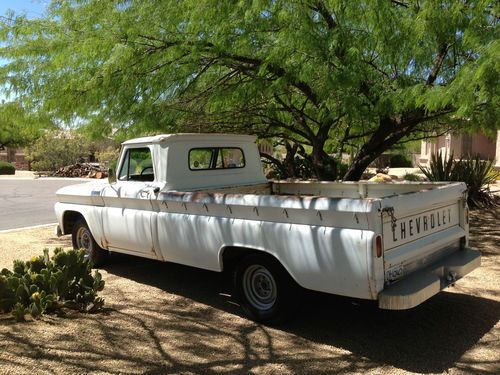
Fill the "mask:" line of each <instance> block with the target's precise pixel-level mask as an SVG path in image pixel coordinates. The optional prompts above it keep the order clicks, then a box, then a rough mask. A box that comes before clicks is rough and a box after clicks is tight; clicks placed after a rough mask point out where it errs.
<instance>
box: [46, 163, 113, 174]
mask: <svg viewBox="0 0 500 375" xmlns="http://www.w3.org/2000/svg"><path fill="white" fill-rule="evenodd" d="M54 176H57V177H88V178H105V177H108V172H107V171H106V170H104V169H103V168H102V167H100V166H99V165H98V164H93V163H76V164H73V165H67V166H65V167H62V168H59V169H58V170H57V171H56V172H55V173H54Z"/></svg>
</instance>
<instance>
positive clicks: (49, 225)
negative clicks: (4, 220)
mask: <svg viewBox="0 0 500 375" xmlns="http://www.w3.org/2000/svg"><path fill="white" fill-rule="evenodd" d="M54 225H57V223H50V224H40V225H32V226H30V227H21V228H13V229H4V230H0V234H4V233H12V232H20V231H23V230H28V229H36V228H44V227H52V226H54Z"/></svg>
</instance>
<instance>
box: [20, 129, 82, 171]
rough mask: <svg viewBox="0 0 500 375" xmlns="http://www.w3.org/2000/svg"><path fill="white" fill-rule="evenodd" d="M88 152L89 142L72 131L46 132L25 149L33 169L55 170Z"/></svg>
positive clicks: (72, 162)
mask: <svg viewBox="0 0 500 375" xmlns="http://www.w3.org/2000/svg"><path fill="white" fill-rule="evenodd" d="M90 152H91V151H90V145H89V143H88V142H87V141H86V140H85V139H84V138H83V137H82V136H80V135H78V134H75V133H74V132H72V133H62V132H48V133H46V134H44V135H43V136H42V137H40V138H39V139H38V140H36V141H35V142H34V143H33V144H32V145H31V146H30V147H28V148H27V149H26V158H27V159H28V160H29V161H30V162H31V168H32V169H33V170H34V171H56V170H58V169H59V168H61V167H64V166H66V165H70V164H75V163H76V162H77V161H78V159H79V158H81V157H83V156H88V155H89V153H90Z"/></svg>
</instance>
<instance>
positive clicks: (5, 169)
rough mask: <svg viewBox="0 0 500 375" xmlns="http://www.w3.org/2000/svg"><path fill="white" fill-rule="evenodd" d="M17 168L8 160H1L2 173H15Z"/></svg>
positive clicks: (0, 169)
mask: <svg viewBox="0 0 500 375" xmlns="http://www.w3.org/2000/svg"><path fill="white" fill-rule="evenodd" d="M15 173H16V168H15V167H14V166H13V165H12V164H10V163H7V162H6V161H2V160H0V174H15Z"/></svg>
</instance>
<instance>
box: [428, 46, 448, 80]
mask: <svg viewBox="0 0 500 375" xmlns="http://www.w3.org/2000/svg"><path fill="white" fill-rule="evenodd" d="M448 48H449V46H448V44H446V43H442V44H441V45H440V46H439V51H438V54H437V56H436V58H435V59H434V64H433V67H432V71H431V73H430V74H429V76H428V77H427V81H426V82H425V83H426V84H427V85H432V84H433V83H434V81H435V80H436V78H437V76H438V74H439V71H440V70H441V67H442V66H443V61H444V58H445V57H446V54H447V53H448Z"/></svg>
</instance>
